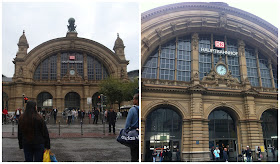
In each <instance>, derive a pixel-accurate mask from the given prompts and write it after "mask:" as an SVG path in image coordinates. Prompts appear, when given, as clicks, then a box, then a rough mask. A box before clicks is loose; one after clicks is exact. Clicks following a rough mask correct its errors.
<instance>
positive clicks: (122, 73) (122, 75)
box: [121, 68, 125, 79]
mask: <svg viewBox="0 0 280 164" xmlns="http://www.w3.org/2000/svg"><path fill="white" fill-rule="evenodd" d="M121 78H122V79H123V78H125V77H124V70H123V68H122V69H121Z"/></svg>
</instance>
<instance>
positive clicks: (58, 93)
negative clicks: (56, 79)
mask: <svg viewBox="0 0 280 164" xmlns="http://www.w3.org/2000/svg"><path fill="white" fill-rule="evenodd" d="M55 99H56V100H55V102H56V104H55V105H54V106H56V107H57V109H58V112H60V113H61V112H63V110H64V97H63V95H62V86H61V85H57V86H56V87H55Z"/></svg>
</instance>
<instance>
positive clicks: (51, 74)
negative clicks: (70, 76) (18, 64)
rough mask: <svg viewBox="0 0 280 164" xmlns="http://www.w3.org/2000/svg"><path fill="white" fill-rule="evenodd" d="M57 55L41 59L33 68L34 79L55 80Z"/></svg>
mask: <svg viewBox="0 0 280 164" xmlns="http://www.w3.org/2000/svg"><path fill="white" fill-rule="evenodd" d="M56 71H57V55H53V56H51V57H48V58H46V59H45V60H43V61H42V62H41V63H40V64H39V65H38V67H37V68H36V70H35V73H34V79H35V80H56Z"/></svg>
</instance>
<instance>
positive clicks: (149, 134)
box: [144, 106, 182, 161]
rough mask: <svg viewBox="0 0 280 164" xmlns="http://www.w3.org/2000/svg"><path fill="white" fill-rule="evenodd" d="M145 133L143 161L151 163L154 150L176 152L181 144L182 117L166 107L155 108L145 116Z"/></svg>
mask: <svg viewBox="0 0 280 164" xmlns="http://www.w3.org/2000/svg"><path fill="white" fill-rule="evenodd" d="M145 131H146V132H145V141H144V142H145V147H146V150H145V161H151V154H152V153H151V152H152V151H153V149H155V148H165V149H166V148H169V149H170V151H171V152H176V150H177V148H179V149H180V146H181V142H182V141H181V140H182V117H181V115H179V114H178V113H177V112H176V111H174V110H173V109H171V108H170V107H168V106H167V107H160V108H157V109H155V110H154V111H152V112H151V113H150V114H149V115H148V116H147V119H146V126H145Z"/></svg>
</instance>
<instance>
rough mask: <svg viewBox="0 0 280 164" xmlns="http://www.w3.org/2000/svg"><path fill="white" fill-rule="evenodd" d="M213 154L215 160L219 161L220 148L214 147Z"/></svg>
mask: <svg viewBox="0 0 280 164" xmlns="http://www.w3.org/2000/svg"><path fill="white" fill-rule="evenodd" d="M213 153H214V156H215V161H219V160H220V150H219V147H216V149H215V150H214V152H213Z"/></svg>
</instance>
